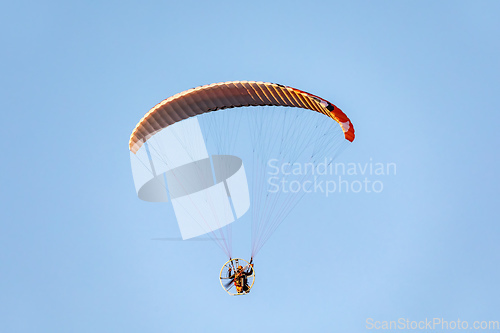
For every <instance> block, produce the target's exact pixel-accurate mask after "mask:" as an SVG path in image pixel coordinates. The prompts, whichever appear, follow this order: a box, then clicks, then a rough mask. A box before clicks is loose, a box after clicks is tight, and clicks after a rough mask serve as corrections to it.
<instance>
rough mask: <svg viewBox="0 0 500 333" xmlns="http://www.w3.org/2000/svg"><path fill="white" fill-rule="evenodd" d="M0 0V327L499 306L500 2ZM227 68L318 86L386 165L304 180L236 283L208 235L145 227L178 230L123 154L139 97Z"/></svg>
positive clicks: (363, 154)
mask: <svg viewBox="0 0 500 333" xmlns="http://www.w3.org/2000/svg"><path fill="white" fill-rule="evenodd" d="M1 7H2V9H1V10H0V27H1V30H2V33H1V34H0V42H1V46H2V52H1V53H0V60H1V61H0V72H1V75H0V88H1V96H2V97H1V99H0V108H1V119H2V125H3V145H2V146H3V154H2V163H1V164H0V170H1V173H0V174H1V178H0V179H1V183H0V186H1V192H0V193H1V194H0V196H1V197H0V199H1V207H2V209H1V210H0V295H1V296H0V331H1V332H30V333H32V332H216V331H218V332H220V331H222V330H227V331H231V330H233V329H234V328H236V327H243V328H245V329H247V330H248V331H253V332H284V331H289V332H304V331H311V332H363V331H368V330H367V329H366V320H367V318H373V319H374V320H380V321H381V320H398V319H399V318H408V319H410V320H416V321H419V320H424V319H425V318H434V317H439V318H441V317H442V318H444V319H445V320H449V321H452V320H457V319H458V318H460V319H461V320H468V321H470V322H471V323H472V322H473V321H475V320H500V311H499V310H500V297H499V296H500V289H499V281H500V269H499V262H500V245H499V244H500V242H499V238H500V225H499V218H498V209H497V208H498V203H499V202H498V200H499V196H498V189H499V187H500V182H499V180H498V170H499V156H498V155H499V153H498V148H499V146H500V145H499V143H500V140H499V134H498V123H499V122H500V116H499V114H498V93H499V83H500V82H499V77H500V67H499V66H500V62H499V59H500V44H499V41H500V23H499V22H500V21H499V20H498V17H499V14H500V4H499V3H498V2H497V1H439V2H435V1H349V2H347V1H346V2H336V1H310V2H308V3H307V4H306V3H305V2H303V1H247V2H234V1H226V2H221V1H204V2H202V1H182V2H179V1H176V2H168V1H144V2H135V3H134V2H129V1H125V2H124V1H88V2H67V1H59V2H58V1H47V2H39V1H17V2H9V3H6V2H4V3H3V4H2V6H1ZM228 80H259V81H270V82H278V83H282V84H286V85H290V86H293V87H297V88H299V89H303V90H306V91H310V92H312V93H315V94H317V95H319V96H322V97H324V98H326V99H328V100H331V101H332V102H333V103H335V104H336V105H338V106H339V107H340V108H342V109H343V110H344V111H345V112H346V113H347V114H348V115H349V116H350V118H351V120H352V121H353V123H354V125H355V128H356V134H357V138H356V140H355V142H354V143H353V144H352V145H351V146H350V147H349V148H348V150H346V151H345V152H344V153H343V154H342V155H341V156H340V158H339V160H338V161H339V162H344V163H349V162H355V163H358V162H359V163H367V162H369V161H370V159H372V161H373V162H381V163H396V165H397V173H396V175H388V176H382V177H378V178H377V177H373V178H372V179H373V180H376V179H379V180H381V181H383V184H384V190H383V191H382V192H381V193H379V194H374V193H358V194H354V193H348V194H343V195H340V194H339V195H335V196H332V197H328V198H326V197H325V196H322V195H319V194H318V195H311V196H307V197H305V198H304V200H303V201H302V204H301V205H300V206H299V207H298V208H297V209H296V210H295V211H294V214H292V215H291V216H290V218H289V219H288V220H287V221H285V223H284V224H283V225H281V227H280V228H279V229H278V230H277V232H276V233H275V234H274V236H273V237H272V238H271V240H270V241H269V242H268V243H267V244H266V245H265V247H264V248H263V249H262V251H261V252H260V253H259V257H258V262H257V263H256V265H257V266H256V272H257V279H256V283H255V286H254V289H253V290H252V293H251V294H250V295H248V296H246V297H229V296H228V295H227V294H226V293H225V292H224V291H223V290H222V289H221V286H220V284H219V281H218V273H219V269H220V267H221V266H222V264H223V263H224V261H225V257H224V254H223V253H222V251H220V249H219V248H218V247H216V246H215V245H214V244H213V243H211V242H162V241H154V240H152V238H158V237H170V236H172V235H173V236H174V237H175V236H177V235H178V229H177V226H176V225H175V219H174V215H173V211H172V208H171V207H170V206H169V205H154V204H148V203H145V202H142V201H140V200H139V199H138V198H137V197H136V194H135V190H134V185H133V181H132V175H131V170H130V163H129V153H128V139H129V136H130V133H131V131H132V129H133V128H134V126H135V124H136V122H137V121H138V120H139V119H140V118H141V117H142V116H143V115H144V113H145V112H146V111H147V110H148V109H149V108H150V107H152V106H153V105H155V104H156V103H158V102H159V101H161V100H162V99H164V98H167V97H168V96H170V95H173V94H175V93H177V92H180V91H182V90H185V89H188V88H191V87H195V86H198V85H202V84H208V83H212V82H219V81H228ZM363 178H364V176H359V179H360V180H362V179H363ZM353 179H354V178H353Z"/></svg>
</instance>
